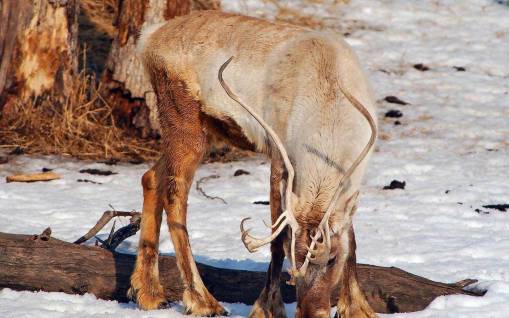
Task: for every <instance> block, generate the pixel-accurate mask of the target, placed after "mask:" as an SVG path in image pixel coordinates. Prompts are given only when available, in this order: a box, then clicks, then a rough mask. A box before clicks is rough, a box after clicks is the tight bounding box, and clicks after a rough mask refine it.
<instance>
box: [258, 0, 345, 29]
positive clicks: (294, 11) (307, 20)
mask: <svg viewBox="0 0 509 318" xmlns="http://www.w3.org/2000/svg"><path fill="white" fill-rule="evenodd" d="M264 1H265V2H267V3H271V4H272V5H274V6H275V7H276V8H277V13H276V16H275V19H276V20H277V21H284V22H288V23H292V24H295V25H300V26H304V27H307V28H311V29H317V30H320V29H324V28H326V27H327V25H326V21H324V19H323V17H319V16H314V15H310V14H306V13H304V10H303V9H302V8H292V7H290V6H289V5H287V4H284V3H283V1H280V0H264ZM349 2H350V0H328V1H327V0H304V1H303V4H304V5H307V6H336V5H342V4H347V3H349Z"/></svg>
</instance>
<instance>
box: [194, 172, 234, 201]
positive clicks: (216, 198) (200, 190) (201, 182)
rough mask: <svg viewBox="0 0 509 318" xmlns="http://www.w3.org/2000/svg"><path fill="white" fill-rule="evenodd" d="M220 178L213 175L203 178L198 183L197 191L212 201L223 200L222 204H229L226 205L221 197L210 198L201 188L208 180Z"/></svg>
mask: <svg viewBox="0 0 509 318" xmlns="http://www.w3.org/2000/svg"><path fill="white" fill-rule="evenodd" d="M217 178H219V176H218V175H217V174H213V175H210V176H207V177H203V178H201V179H200V180H198V181H196V190H198V192H200V193H201V194H202V195H203V196H204V197H206V198H207V199H210V200H221V202H223V203H224V204H228V203H226V201H225V200H224V199H223V198H221V197H216V196H210V195H208V194H206V193H205V191H204V190H203V188H202V187H201V185H202V184H203V183H204V182H205V181H207V180H210V179H217Z"/></svg>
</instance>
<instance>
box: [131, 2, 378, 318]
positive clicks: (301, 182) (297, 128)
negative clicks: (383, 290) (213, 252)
mask: <svg viewBox="0 0 509 318" xmlns="http://www.w3.org/2000/svg"><path fill="white" fill-rule="evenodd" d="M138 48H139V53H140V58H141V60H142V61H143V64H144V67H145V69H146V71H147V73H148V75H149V77H150V80H151V83H152V86H153V89H154V91H155V93H156V95H157V106H158V114H159V119H160V128H161V136H162V144H163V147H162V149H163V155H162V157H161V159H160V160H159V161H158V162H157V163H156V164H155V165H154V167H153V168H151V169H150V170H148V171H147V172H146V173H145V174H144V175H143V177H142V186H143V200H144V201H143V215H142V221H141V236H140V242H139V249H138V255H137V259H136V266H135V269H134V272H133V274H132V277H131V288H130V291H129V293H130V295H131V296H132V297H133V298H134V299H135V300H136V302H137V304H138V306H139V307H140V308H142V309H146V310H149V309H156V308H161V307H164V306H165V303H166V299H165V294H164V291H163V288H162V286H161V284H160V282H159V276H158V275H159V270H158V243H159V233H160V232H159V231H160V225H161V216H162V211H163V209H164V210H165V211H166V213H167V222H168V227H169V231H170V235H171V238H172V241H173V245H174V246H175V254H176V258H177V266H178V269H179V272H180V275H181V278H182V281H183V283H184V287H185V290H184V293H183V302H184V305H185V308H186V312H187V313H188V314H193V315H198V316H213V315H224V314H226V312H225V310H224V308H223V307H222V306H221V305H220V304H219V303H218V301H217V300H216V299H215V298H214V297H213V296H212V295H211V294H210V292H209V291H208V290H207V288H206V287H205V286H204V284H203V281H202V279H201V278H200V275H199V273H198V270H197V267H196V264H195V262H194V259H193V256H192V252H191V247H190V245H189V238H188V234H187V228H186V214H187V198H188V194H189V188H190V185H191V183H192V180H193V176H194V173H195V171H196V169H197V167H198V165H199V163H200V160H201V159H202V157H203V155H204V153H205V151H206V149H207V140H209V138H210V136H219V137H221V138H223V139H225V140H226V141H227V142H229V143H230V144H233V145H235V146H237V147H240V148H242V149H249V150H253V151H257V152H260V153H264V154H266V155H267V156H268V157H269V158H270V160H271V170H270V211H271V220H272V224H271V225H269V227H270V228H271V235H269V236H268V237H266V238H262V239H259V238H255V237H253V236H252V235H251V234H250V233H249V231H246V230H245V229H244V223H245V222H246V221H247V219H244V220H242V222H241V225H240V227H241V233H242V241H243V243H244V245H245V246H246V248H247V249H248V250H249V251H250V252H255V251H256V250H257V249H258V248H260V247H262V246H264V245H267V244H269V243H270V249H271V261H270V266H269V270H268V274H267V282H266V285H265V288H264V289H263V290H262V292H261V294H260V296H259V298H258V300H257V301H256V303H255V304H254V306H253V308H252V311H251V314H250V317H286V314H285V311H284V304H283V301H282V298H281V291H280V287H279V282H280V276H281V272H282V266H283V260H284V257H285V255H286V256H287V257H288V259H289V260H290V263H291V268H290V269H289V272H290V274H291V277H292V278H291V281H290V283H291V284H295V285H296V291H297V311H296V316H297V317H329V315H330V308H331V303H330V299H331V294H332V292H333V291H334V290H338V289H339V300H338V303H337V308H338V315H339V316H340V317H342V318H344V317H355V318H358V317H361V318H362V317H375V313H374V312H373V310H372V309H371V307H370V306H369V304H368V302H367V301H366V298H365V296H364V295H363V293H362V291H361V289H360V287H359V284H358V281H357V274H356V259H355V237H354V230H353V227H352V217H353V215H354V213H355V210H356V206H357V201H358V195H359V188H360V184H361V179H362V176H363V174H364V170H365V166H366V163H367V159H368V157H369V155H370V153H371V150H372V147H373V144H374V141H375V138H376V133H377V126H376V125H377V124H376V121H375V120H374V119H373V118H375V106H374V102H373V98H372V94H371V91H370V88H369V85H368V83H367V80H366V77H365V75H364V73H363V71H362V69H361V67H360V66H359V62H358V59H357V57H356V56H355V54H354V53H353V51H352V50H351V49H350V48H349V46H348V45H347V44H346V43H345V42H344V41H343V40H341V39H338V38H337V36H331V35H327V34H324V33H320V32H317V31H312V30H308V29H306V28H301V27H297V26H293V25H290V24H286V23H280V22H277V23H272V22H268V21H264V20H260V19H256V18H251V17H245V16H241V15H234V14H228V13H222V12H216V11H210V12H207V11H202V12H195V13H192V14H191V15H188V16H184V17H178V18H175V19H172V20H170V21H168V22H167V23H165V24H163V25H156V26H153V27H150V28H148V29H146V30H144V31H143V32H142V34H141V36H140V38H139V40H138ZM230 85H231V86H230ZM240 96H241V97H240Z"/></svg>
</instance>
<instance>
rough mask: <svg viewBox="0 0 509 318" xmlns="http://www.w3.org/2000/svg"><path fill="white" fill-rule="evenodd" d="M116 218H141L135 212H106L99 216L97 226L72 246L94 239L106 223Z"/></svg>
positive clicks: (138, 213) (139, 214)
mask: <svg viewBox="0 0 509 318" xmlns="http://www.w3.org/2000/svg"><path fill="white" fill-rule="evenodd" d="M117 216H130V217H134V216H138V217H140V218H141V213H140V212H136V211H131V212H125V211H114V210H113V211H106V212H104V213H103V215H102V216H101V218H100V219H99V221H97V224H96V225H94V227H93V228H91V229H90V231H88V233H87V234H85V235H83V236H82V237H80V238H79V239H78V240H76V242H74V244H81V243H83V242H86V241H88V240H89V239H91V238H92V237H94V236H95V235H96V234H97V233H99V231H100V230H102V228H103V227H104V226H105V225H106V224H108V222H109V221H111V219H113V218H114V217H117ZM119 231H120V230H119Z"/></svg>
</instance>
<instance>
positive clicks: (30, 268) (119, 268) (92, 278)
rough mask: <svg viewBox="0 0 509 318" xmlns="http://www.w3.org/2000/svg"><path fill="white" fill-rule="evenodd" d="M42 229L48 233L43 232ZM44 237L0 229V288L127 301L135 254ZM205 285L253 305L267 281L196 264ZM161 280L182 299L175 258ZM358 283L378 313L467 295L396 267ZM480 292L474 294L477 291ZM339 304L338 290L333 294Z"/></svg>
mask: <svg viewBox="0 0 509 318" xmlns="http://www.w3.org/2000/svg"><path fill="white" fill-rule="evenodd" d="M44 233H46V235H44ZM44 233H43V235H34V236H30V235H19V234H6V233H0V288H11V289H15V290H33V291H35V290H43V291H47V292H56V291H58V292H65V293H69V294H84V293H92V294H94V295H95V296H97V297H98V298H101V299H114V300H118V301H121V302H125V301H128V299H127V296H126V295H127V289H128V288H129V277H130V275H131V273H132V271H133V268H134V262H135V256H134V255H126V254H119V253H115V252H111V251H109V250H106V249H103V248H100V247H98V246H84V245H77V244H72V243H67V242H63V241H60V240H58V239H55V238H50V237H49V235H47V233H51V232H50V231H49V229H47V230H46V231H45V232H44ZM198 269H199V271H200V274H201V275H202V278H203V281H204V283H205V285H206V286H207V288H208V289H209V290H210V291H211V292H212V294H214V296H215V297H216V298H217V299H218V300H220V301H224V302H230V303H234V302H242V303H246V304H253V303H254V301H255V300H256V299H257V297H258V295H259V293H260V291H261V290H262V288H263V287H264V285H265V273H264V272H252V271H242V270H231V269H220V268H215V267H212V266H208V265H203V264H198ZM159 270H160V275H159V276H160V278H161V283H162V285H163V287H164V289H165V292H166V297H167V298H168V300H170V301H176V300H180V299H181V298H182V292H183V284H182V282H181V280H180V275H179V273H178V269H177V266H176V262H175V257H173V256H162V257H160V258H159ZM358 274H359V282H360V285H361V287H362V289H363V290H364V292H365V294H366V296H367V299H368V301H369V303H370V305H371V306H372V307H373V309H374V310H375V311H376V312H379V313H393V312H410V311H418V310H422V309H424V308H425V307H426V306H427V305H428V304H429V303H430V302H431V301H433V299H435V298H436V297H438V296H441V295H451V294H466V295H476V294H474V293H473V292H468V291H464V290H463V288H462V287H464V286H465V285H466V284H468V283H470V282H471V281H468V280H467V281H462V282H459V283H456V284H444V283H438V282H434V281H431V280H428V279H425V278H422V277H418V276H415V275H412V274H410V273H407V272H405V271H403V270H401V269H398V268H394V267H390V268H389V267H378V266H372V265H362V264H359V265H358ZM288 279H289V276H288V275H287V274H284V275H283V278H282V280H281V288H282V292H283V299H284V301H285V302H287V303H289V302H294V301H295V290H294V289H293V286H290V285H287V284H286V283H285V282H286V281H287V280H288ZM477 295H478V294H477ZM331 302H332V303H336V302H337V294H335V295H332V300H331Z"/></svg>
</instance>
